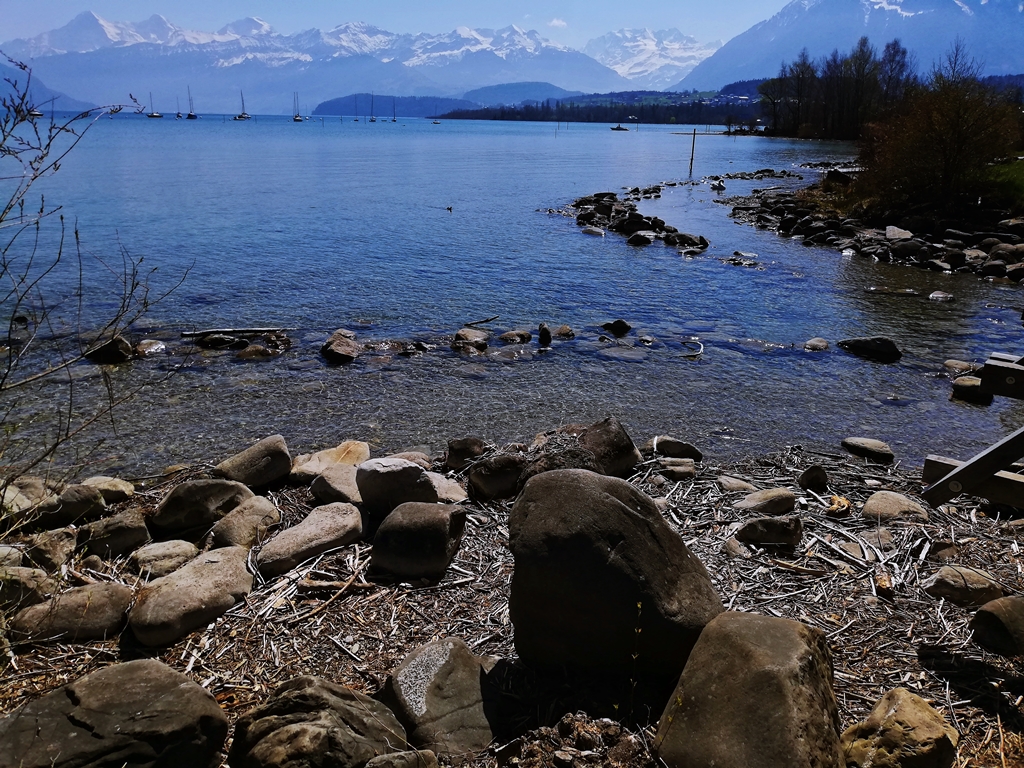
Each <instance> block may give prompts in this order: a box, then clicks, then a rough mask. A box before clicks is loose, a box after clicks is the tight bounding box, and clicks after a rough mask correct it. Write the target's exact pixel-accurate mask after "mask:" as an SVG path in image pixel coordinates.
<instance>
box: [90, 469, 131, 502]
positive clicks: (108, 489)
mask: <svg viewBox="0 0 1024 768" xmlns="http://www.w3.org/2000/svg"><path fill="white" fill-rule="evenodd" d="M82 485H89V486H92V487H93V488H95V489H96V490H98V491H99V492H100V495H101V496H102V497H103V500H104V501H105V502H107V504H117V503H118V502H121V501H127V500H128V499H130V498H131V497H132V496H134V495H135V486H134V485H132V484H131V483H129V482H128V481H127V480H119V479H118V478H116V477H107V476H106V475H96V476H95V477H90V478H87V479H85V480H83V481H82Z"/></svg>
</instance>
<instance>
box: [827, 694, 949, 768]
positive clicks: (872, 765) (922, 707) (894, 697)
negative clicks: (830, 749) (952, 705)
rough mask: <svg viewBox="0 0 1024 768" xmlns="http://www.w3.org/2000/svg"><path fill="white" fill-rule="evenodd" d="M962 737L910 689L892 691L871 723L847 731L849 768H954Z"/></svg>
mask: <svg viewBox="0 0 1024 768" xmlns="http://www.w3.org/2000/svg"><path fill="white" fill-rule="evenodd" d="M959 741H960V737H959V735H958V734H957V732H956V730H955V729H954V728H952V727H950V725H949V724H948V723H947V722H946V721H945V720H944V719H943V717H942V715H940V714H939V713H938V712H937V711H935V710H934V709H933V708H932V707H931V706H929V704H928V702H926V701H925V700H924V699H922V698H921V697H920V696H917V695H915V694H913V693H911V692H910V691H908V690H907V689H906V688H896V689H895V690H892V691H889V692H888V693H887V694H885V696H883V697H882V698H881V699H880V700H879V702H878V703H877V704H876V705H875V707H874V709H872V710H871V713H870V714H869V715H868V716H867V719H865V720H864V721H862V722H860V723H857V724H856V725H853V726H851V727H850V728H848V729H846V731H845V732H844V733H843V738H842V750H843V754H844V756H845V758H846V765H847V768H908V767H909V766H914V768H951V766H952V765H953V764H954V763H955V762H956V757H957V754H956V747H957V744H958V743H959Z"/></svg>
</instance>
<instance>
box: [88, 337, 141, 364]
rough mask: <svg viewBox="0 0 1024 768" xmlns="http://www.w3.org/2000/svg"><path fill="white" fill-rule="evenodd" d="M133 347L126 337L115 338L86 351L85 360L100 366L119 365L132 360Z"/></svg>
mask: <svg viewBox="0 0 1024 768" xmlns="http://www.w3.org/2000/svg"><path fill="white" fill-rule="evenodd" d="M132 351H133V350H132V345H131V343H129V341H128V340H127V339H126V338H124V336H115V337H114V338H112V339H109V340H108V341H105V342H103V343H102V344H99V345H97V346H95V347H93V348H92V349H90V350H88V351H86V353H85V359H86V360H89V361H90V362H93V363H97V364H99V365H117V364H118V363H126V362H128V361H129V360H131V359H132Z"/></svg>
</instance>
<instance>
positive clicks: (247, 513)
mask: <svg viewBox="0 0 1024 768" xmlns="http://www.w3.org/2000/svg"><path fill="white" fill-rule="evenodd" d="M280 522H281V512H280V511H279V510H278V509H277V507H276V506H274V502H272V501H271V500H270V499H268V498H266V497H265V496H253V497H252V498H251V499H246V500H245V501H243V502H242V503H241V504H239V505H238V506H237V507H235V508H234V509H233V510H231V511H230V512H228V513H227V514H226V515H224V517H222V518H221V519H220V520H218V521H217V524H216V525H214V526H213V530H212V531H210V539H211V543H212V545H213V547H214V548H217V547H245V548H246V549H252V548H253V547H255V546H256V545H257V544H261V543H262V542H264V541H265V540H266V538H267V530H268V529H269V528H270V527H271V526H272V525H277V524H278V523H280Z"/></svg>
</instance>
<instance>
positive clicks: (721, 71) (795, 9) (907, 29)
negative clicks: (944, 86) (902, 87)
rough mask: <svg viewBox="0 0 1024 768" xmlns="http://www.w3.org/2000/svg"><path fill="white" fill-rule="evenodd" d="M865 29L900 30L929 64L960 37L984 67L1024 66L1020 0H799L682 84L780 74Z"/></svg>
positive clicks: (709, 84)
mask: <svg viewBox="0 0 1024 768" xmlns="http://www.w3.org/2000/svg"><path fill="white" fill-rule="evenodd" d="M865 35H866V36H867V37H868V38H869V39H870V40H871V42H872V44H873V45H875V46H876V47H877V48H879V49H880V48H881V47H882V46H883V45H885V43H887V42H888V41H890V40H892V39H893V38H897V37H898V38H900V40H901V41H902V43H903V45H905V46H906V47H907V48H908V49H909V50H910V51H911V52H912V53H913V54H914V55H915V56H916V57H917V61H918V66H919V67H920V69H921V70H923V71H927V70H928V69H930V68H931V66H932V64H933V63H934V62H937V61H939V60H940V59H941V57H942V56H943V54H944V53H945V52H946V51H947V50H948V49H949V46H950V45H951V44H952V43H953V41H954V40H955V39H956V38H957V37H960V38H961V39H962V40H963V41H964V42H965V43H966V44H967V46H968V49H969V52H970V54H971V55H972V56H974V57H975V58H976V59H977V60H978V61H979V62H981V63H982V65H983V72H982V74H985V75H999V74H1014V73H1017V72H1024V45H1022V44H1021V41H1022V40H1024V3H1021V2H1020V0H794V2H791V3H790V4H789V5H787V6H785V7H784V8H783V9H782V10H781V11H779V12H778V13H777V14H775V15H774V16H772V17H771V18H770V19H767V20H765V21H762V22H760V23H758V24H755V25H754V26H753V27H751V28H750V29H748V30H747V31H746V32H744V33H742V34H740V35H737V36H736V37H734V38H733V39H732V40H730V41H729V42H727V43H726V44H725V45H723V46H722V47H721V48H720V49H719V50H718V51H716V52H715V53H714V54H713V55H712V56H710V57H708V58H707V59H705V60H704V61H702V62H701V63H700V64H698V65H697V66H696V67H695V68H694V69H693V71H692V72H691V73H690V74H689V75H687V76H686V77H685V78H683V80H682V81H681V82H679V83H678V84H677V85H676V86H675V88H681V89H690V88H697V89H699V90H706V89H717V88H720V87H721V86H722V85H724V84H725V83H729V82H734V81H737V80H752V79H756V78H761V77H773V76H774V75H776V74H778V71H779V66H780V65H781V64H782V63H783V62H789V61H792V60H793V59H795V58H796V56H797V55H798V54H799V52H800V50H801V49H803V48H805V47H806V48H807V50H808V53H809V54H810V56H811V58H814V59H816V58H820V57H822V56H827V55H828V54H829V53H831V52H832V50H833V49H835V48H838V49H840V50H841V51H849V50H850V49H851V48H853V46H854V45H855V44H856V42H857V40H858V39H859V38H860V37H862V36H865Z"/></svg>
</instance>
